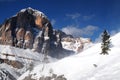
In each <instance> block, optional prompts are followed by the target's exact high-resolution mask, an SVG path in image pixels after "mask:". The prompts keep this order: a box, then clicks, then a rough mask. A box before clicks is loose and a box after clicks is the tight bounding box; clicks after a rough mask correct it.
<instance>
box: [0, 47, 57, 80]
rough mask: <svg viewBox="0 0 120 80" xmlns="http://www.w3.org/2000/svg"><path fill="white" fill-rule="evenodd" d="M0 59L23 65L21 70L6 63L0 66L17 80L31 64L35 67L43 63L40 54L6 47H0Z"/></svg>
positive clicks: (42, 56)
mask: <svg viewBox="0 0 120 80" xmlns="http://www.w3.org/2000/svg"><path fill="white" fill-rule="evenodd" d="M6 55H7V56H6ZM47 58H48V61H49V62H52V61H56V59H54V58H51V57H49V56H47ZM0 59H8V60H11V61H19V62H21V63H22V64H23V65H24V66H23V68H21V69H18V68H14V67H13V66H11V65H8V64H6V63H2V64H0V69H5V70H7V71H8V72H9V73H10V74H11V75H12V76H14V77H15V78H16V79H18V77H19V76H20V75H21V74H23V73H24V72H26V71H27V70H28V69H29V68H30V67H31V64H32V65H33V66H35V65H38V64H40V63H43V61H44V55H43V54H41V53H37V52H34V51H32V50H30V49H26V50H25V49H20V48H15V47H11V46H7V45H0ZM0 71H1V70H0ZM0 78H1V76H0ZM0 80H1V79H0ZM7 80H8V79H7Z"/></svg>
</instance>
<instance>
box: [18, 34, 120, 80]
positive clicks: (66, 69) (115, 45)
mask: <svg viewBox="0 0 120 80" xmlns="http://www.w3.org/2000/svg"><path fill="white" fill-rule="evenodd" d="M119 38H120V33H118V34H116V35H115V36H113V37H112V38H111V43H112V47H111V51H109V55H100V54H99V53H100V52H101V44H100V43H97V44H94V46H93V47H91V48H88V49H87V50H85V51H83V52H81V53H79V54H76V55H73V56H70V57H66V58H64V59H61V60H59V61H56V62H52V63H48V64H44V67H43V64H40V65H38V66H36V67H35V68H34V69H33V70H32V71H27V72H26V73H24V74H23V75H22V76H21V77H20V78H19V79H18V80H22V79H24V78H25V77H26V76H28V75H32V78H34V79H36V80H39V78H40V77H41V76H50V75H51V74H50V70H52V73H54V74H58V75H62V74H63V75H64V76H65V77H66V78H67V80H120V39H119Z"/></svg>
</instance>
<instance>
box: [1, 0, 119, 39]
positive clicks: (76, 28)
mask: <svg viewBox="0 0 120 80" xmlns="http://www.w3.org/2000/svg"><path fill="white" fill-rule="evenodd" d="M27 7H32V8H34V9H38V10H40V11H42V12H43V13H45V15H46V16H47V17H48V18H49V19H50V20H51V22H52V24H53V27H54V28H55V29H61V30H63V31H65V32H67V33H69V34H73V35H74V36H82V37H89V38H91V39H92V40H95V39H96V38H97V37H99V35H100V33H101V32H102V31H103V30H104V29H107V30H108V31H109V32H110V33H115V32H118V31H119V25H120V0H0V23H2V22H3V21H4V20H5V19H6V18H9V17H11V16H12V15H14V14H16V12H18V11H20V10H21V9H23V8H27Z"/></svg>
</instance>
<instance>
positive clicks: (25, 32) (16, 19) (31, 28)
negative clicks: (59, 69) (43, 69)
mask: <svg viewBox="0 0 120 80" xmlns="http://www.w3.org/2000/svg"><path fill="white" fill-rule="evenodd" d="M0 44H3V45H11V46H14V47H19V48H24V49H26V48H29V49H33V50H34V51H37V52H41V53H46V54H49V55H51V56H53V57H56V56H57V57H59V56H60V55H61V54H59V53H61V51H62V52H63V48H62V44H61V35H60V33H59V32H55V31H53V27H52V25H51V23H50V21H49V20H48V18H47V17H46V16H45V15H44V14H43V13H42V12H40V11H38V10H35V9H32V8H26V9H22V10H21V11H20V12H18V13H17V14H16V15H15V16H13V17H11V18H9V19H7V20H6V21H5V22H4V23H3V24H2V25H1V27H0Z"/></svg>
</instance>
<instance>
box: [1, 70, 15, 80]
mask: <svg viewBox="0 0 120 80" xmlns="http://www.w3.org/2000/svg"><path fill="white" fill-rule="evenodd" d="M0 80H17V79H16V78H15V77H14V76H12V74H11V73H9V72H8V71H7V70H6V69H4V68H2V69H0Z"/></svg>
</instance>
